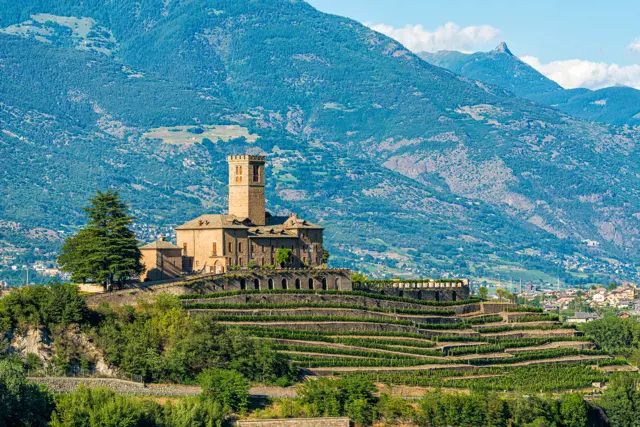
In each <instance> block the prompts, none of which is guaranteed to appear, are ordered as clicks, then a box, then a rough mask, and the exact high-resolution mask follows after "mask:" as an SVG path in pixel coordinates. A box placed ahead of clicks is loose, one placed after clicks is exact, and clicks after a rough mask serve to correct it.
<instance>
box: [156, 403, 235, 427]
mask: <svg viewBox="0 0 640 427" xmlns="http://www.w3.org/2000/svg"><path fill="white" fill-rule="evenodd" d="M227 416H228V413H227V411H225V410H224V408H223V406H222V404H221V403H220V402H214V401H211V400H209V399H201V398H199V397H195V398H187V399H180V400H178V402H176V404H175V405H173V406H169V407H168V408H167V416H166V426H167V427H222V424H223V421H224V420H225V419H226V418H227Z"/></svg>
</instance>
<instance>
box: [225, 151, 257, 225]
mask: <svg viewBox="0 0 640 427" xmlns="http://www.w3.org/2000/svg"><path fill="white" fill-rule="evenodd" d="M265 160H266V158H265V157H264V156H250V155H239V156H229V157H227V162H229V215H235V216H237V217H238V218H249V219H250V220H251V222H253V223H254V224H255V225H265V206H264V205H265V199H264V164H265Z"/></svg>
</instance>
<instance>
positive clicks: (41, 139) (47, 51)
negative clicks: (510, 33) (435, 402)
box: [0, 0, 640, 280]
mask: <svg viewBox="0 0 640 427" xmlns="http://www.w3.org/2000/svg"><path fill="white" fill-rule="evenodd" d="M0 7H1V8H2V10H3V14H2V16H1V17H0V28H1V29H0V66H1V67H2V72H3V78H2V80H1V81H0V95H1V97H0V155H1V156H2V157H3V158H4V159H6V160H7V161H6V164H7V167H6V168H5V169H4V170H3V173H2V175H0V180H2V184H3V185H2V186H0V196H1V197H2V198H3V200H4V203H3V204H2V205H0V220H1V221H0V239H2V240H3V241H6V242H8V244H9V246H11V247H12V248H13V249H15V250H16V251H27V253H29V254H30V256H32V257H36V258H44V259H52V258H53V257H54V256H55V253H56V251H57V250H58V249H59V247H60V242H61V239H62V238H63V237H64V236H65V235H67V234H68V233H71V232H73V231H74V230H75V229H76V227H77V226H78V225H80V224H81V223H82V216H81V215H82V211H81V207H82V206H84V204H85V201H86V199H87V198H88V197H89V195H90V194H91V193H92V192H93V191H94V189H96V188H104V187H105V186H115V187H117V188H119V189H121V191H122V195H123V197H124V198H125V199H126V200H128V201H130V202H131V204H132V208H133V210H134V213H135V214H136V216H137V218H138V221H139V228H138V230H137V231H138V232H139V233H140V237H141V239H143V240H151V237H152V236H156V235H157V234H161V233H166V232H168V231H170V230H171V228H172V227H173V226H175V225H177V224H180V223H182V222H184V221H186V220H189V219H191V218H194V217H197V216H198V215H200V214H202V213H218V212H224V210H225V206H226V200H225V198H226V196H227V193H226V185H225V182H226V173H225V171H226V168H225V165H224V159H225V157H226V155H228V154H232V153H244V152H250V153H256V154H266V155H268V156H269V157H268V161H269V164H270V167H269V168H268V169H267V172H266V173H267V175H268V177H267V182H268V183H269V184H268V188H267V206H268V209H270V210H272V211H273V212H274V213H280V212H285V211H297V212H300V213H304V214H305V217H308V218H309V219H310V220H312V221H314V222H318V223H320V224H321V225H323V226H325V227H326V228H327V238H326V240H327V241H326V246H327V248H328V249H329V251H330V252H331V253H332V254H333V260H335V261H336V262H339V263H340V264H341V265H342V266H351V267H355V268H358V269H367V270H369V271H371V272H372V273H377V274H382V273H386V274H389V275H393V274H397V273H400V272H406V271H409V272H410V274H413V275H423V276H426V275H428V276H434V275H439V274H438V273H440V272H445V271H451V270H453V269H455V270H456V271H457V272H459V273H460V274H462V275H471V274H472V275H474V276H479V277H490V276H492V275H493V274H494V272H496V271H498V270H504V269H505V268H506V269H507V270H508V271H509V273H510V274H511V273H513V272H516V271H518V272H520V273H518V274H522V275H524V277H525V278H536V279H541V280H545V279H546V280H550V278H549V277H548V276H545V275H544V272H551V273H552V274H553V275H555V274H556V273H557V271H558V270H568V271H573V272H574V273H576V275H575V276H574V275H570V274H563V278H564V279H566V280H578V279H580V280H587V279H586V278H585V277H587V275H588V274H589V273H606V274H614V273H615V274H620V275H628V276H631V275H633V274H635V268H634V267H633V264H634V263H635V262H636V261H637V254H638V253H639V252H638V248H639V240H638V233H639V230H640V224H638V221H639V218H640V199H639V197H638V194H637V190H636V189H637V188H640V186H639V185H638V179H639V178H640V177H639V176H638V175H637V174H636V173H635V171H636V170H638V168H639V166H640V165H638V164H637V163H638V158H639V157H638V156H637V155H636V154H637V153H636V151H637V148H636V142H637V141H638V138H639V136H638V131H637V130H634V129H629V128H616V127H612V126H605V125H598V124H593V123H586V122H583V121H581V120H578V119H575V118H573V117H570V116H567V115H565V114H562V113H560V112H558V111H557V110H555V109H552V108H548V107H545V106H541V105H538V104H534V103H532V102H530V101H525V100H522V99H520V98H517V97H516V96H514V95H513V94H512V93H510V92H507V91H505V90H504V89H501V88H498V87H496V86H492V85H489V84H485V83H480V82H477V81H474V80H471V79H468V78H464V77H461V76H458V75H455V74H453V73H451V72H449V71H447V70H444V69H442V68H438V67H435V66H432V65H430V64H428V63H426V62H424V61H423V60H421V59H420V58H418V57H417V56H415V55H413V54H412V53H410V52H409V51H408V50H406V49H405V48H404V47H403V46H401V45H400V44H398V43H397V42H395V41H393V40H391V39H389V38H386V37H385V36H383V35H381V34H379V33H376V32H374V31H372V30H370V29H368V28H367V27H365V26H363V25H361V24H359V23H357V22H354V21H352V20H349V19H346V18H342V17H338V16H332V15H327V14H323V13H320V12H318V11H316V10H315V9H313V8H312V7H310V6H309V5H308V4H306V3H304V2H291V1H284V0H269V1H261V2H252V1H244V0H241V1H223V0H207V1H197V2H196V1H183V2H160V1H150V2H143V3H133V2H128V1H125V0H115V1H110V2H104V1H99V0H90V1H86V2H82V3H80V4H79V3H77V2H72V1H67V0H62V1H56V2H53V1H48V0H42V1H38V2H33V1H29V2H27V1H26V0H18V1H12V2H9V1H7V0H2V1H0ZM500 54H501V55H507V53H505V52H500ZM583 240H593V241H597V242H598V243H599V245H598V246H590V247H588V246H587V245H586V244H583V243H582V241H583ZM36 248H38V251H36V250H35V249H36ZM585 273H586V274H585ZM514 274H515V273H514Z"/></svg>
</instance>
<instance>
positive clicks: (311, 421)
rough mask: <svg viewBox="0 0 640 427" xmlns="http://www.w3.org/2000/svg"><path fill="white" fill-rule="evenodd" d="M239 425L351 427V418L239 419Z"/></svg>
mask: <svg viewBox="0 0 640 427" xmlns="http://www.w3.org/2000/svg"><path fill="white" fill-rule="evenodd" d="M236 425H237V426H238V427H349V426H350V425H351V421H350V420H349V418H287V419H275V420H247V421H238V422H237V423H236Z"/></svg>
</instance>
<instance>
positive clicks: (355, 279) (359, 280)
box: [351, 272, 368, 285]
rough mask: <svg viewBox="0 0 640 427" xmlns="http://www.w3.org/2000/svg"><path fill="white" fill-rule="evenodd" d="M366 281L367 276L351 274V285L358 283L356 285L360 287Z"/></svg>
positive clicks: (357, 273)
mask: <svg viewBox="0 0 640 427" xmlns="http://www.w3.org/2000/svg"><path fill="white" fill-rule="evenodd" d="M367 280H368V279H367V276H365V275H364V274H362V273H359V272H353V273H351V282H353V283H358V284H360V285H362V284H364V282H366V281H367Z"/></svg>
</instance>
